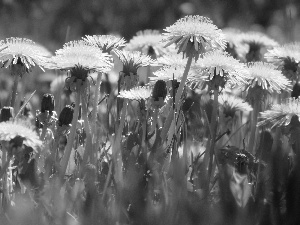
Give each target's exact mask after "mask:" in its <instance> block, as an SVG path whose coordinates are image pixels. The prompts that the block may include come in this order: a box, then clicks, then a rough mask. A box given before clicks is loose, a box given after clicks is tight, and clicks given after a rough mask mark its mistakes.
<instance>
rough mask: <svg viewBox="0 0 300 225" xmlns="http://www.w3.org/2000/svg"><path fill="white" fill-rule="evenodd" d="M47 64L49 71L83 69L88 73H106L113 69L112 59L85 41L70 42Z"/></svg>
mask: <svg viewBox="0 0 300 225" xmlns="http://www.w3.org/2000/svg"><path fill="white" fill-rule="evenodd" d="M55 53H56V55H55V56H53V57H52V58H51V59H50V60H49V62H48V63H47V68H49V69H61V70H72V69H74V68H79V67H80V68H82V69H83V70H85V71H87V72H94V71H96V72H102V73H106V72H108V71H110V70H111V68H112V67H113V63H112V57H111V56H110V55H109V54H107V53H104V52H102V51H101V50H100V49H99V48H98V47H95V46H93V45H90V44H89V43H87V42H85V41H82V40H80V41H70V42H68V43H66V44H64V46H63V48H62V49H59V50H57V51H56V52H55Z"/></svg>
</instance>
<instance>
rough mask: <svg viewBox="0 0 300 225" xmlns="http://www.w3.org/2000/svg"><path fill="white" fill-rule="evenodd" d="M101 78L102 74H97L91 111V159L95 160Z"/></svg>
mask: <svg viewBox="0 0 300 225" xmlns="http://www.w3.org/2000/svg"><path fill="white" fill-rule="evenodd" d="M101 78H102V73H98V76H97V81H96V87H95V97H94V102H93V111H92V143H93V149H92V154H91V156H92V158H95V157H96V155H97V152H96V149H97V146H96V144H95V143H96V142H97V141H96V139H97V134H96V129H97V107H98V102H99V94H100V85H101Z"/></svg>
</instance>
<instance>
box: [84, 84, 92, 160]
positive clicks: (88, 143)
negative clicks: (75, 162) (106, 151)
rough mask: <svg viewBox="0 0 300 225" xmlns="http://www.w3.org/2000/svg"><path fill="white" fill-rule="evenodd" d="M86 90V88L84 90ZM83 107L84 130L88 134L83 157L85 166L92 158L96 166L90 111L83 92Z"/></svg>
mask: <svg viewBox="0 0 300 225" xmlns="http://www.w3.org/2000/svg"><path fill="white" fill-rule="evenodd" d="M84 89H85V88H84ZM81 103H82V104H81V107H82V117H83V121H84V128H85V132H86V145H85V151H84V156H83V165H85V164H86V163H87V159H88V157H89V156H90V163H92V164H94V159H95V158H94V157H93V156H92V155H93V150H92V146H93V145H92V134H91V127H90V124H89V119H88V109H87V100H86V96H85V94H84V93H83V92H81Z"/></svg>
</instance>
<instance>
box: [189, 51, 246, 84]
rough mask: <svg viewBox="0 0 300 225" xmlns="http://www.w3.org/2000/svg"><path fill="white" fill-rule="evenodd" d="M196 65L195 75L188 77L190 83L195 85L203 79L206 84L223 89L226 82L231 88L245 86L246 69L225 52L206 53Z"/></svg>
mask: <svg viewBox="0 0 300 225" xmlns="http://www.w3.org/2000/svg"><path fill="white" fill-rule="evenodd" d="M197 65H198V69H197V73H194V75H192V76H188V79H189V80H190V82H191V83H195V84H197V83H198V82H199V80H203V79H204V80H206V82H208V84H210V85H211V84H213V85H217V86H219V87H225V84H226V83H227V81H228V83H229V84H230V85H231V86H239V85H245V84H247V78H248V76H249V72H248V70H247V68H246V67H245V66H244V65H243V64H242V63H240V62H239V61H238V60H236V59H234V58H233V57H232V56H229V54H228V53H226V52H222V51H212V52H207V53H206V54H204V55H203V58H201V59H199V60H198V62H197Z"/></svg>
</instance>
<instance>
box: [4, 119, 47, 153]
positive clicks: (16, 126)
mask: <svg viewBox="0 0 300 225" xmlns="http://www.w3.org/2000/svg"><path fill="white" fill-rule="evenodd" d="M16 137H21V138H22V139H23V144H24V145H26V146H28V147H31V148H33V149H35V150H36V149H37V148H39V147H41V146H42V144H43V143H42V141H41V140H40V139H39V136H38V135H37V133H36V132H35V131H34V129H33V127H32V126H31V125H30V124H29V123H27V122H26V121H22V120H14V121H12V120H10V121H7V122H2V123H0V140H1V141H8V142H9V141H11V140H13V139H15V138H16Z"/></svg>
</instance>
